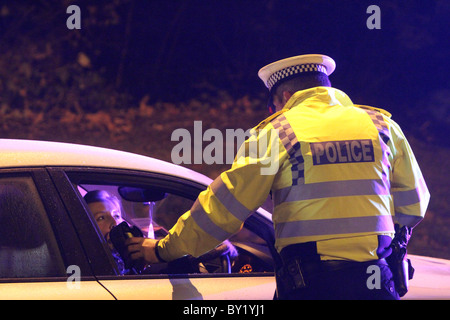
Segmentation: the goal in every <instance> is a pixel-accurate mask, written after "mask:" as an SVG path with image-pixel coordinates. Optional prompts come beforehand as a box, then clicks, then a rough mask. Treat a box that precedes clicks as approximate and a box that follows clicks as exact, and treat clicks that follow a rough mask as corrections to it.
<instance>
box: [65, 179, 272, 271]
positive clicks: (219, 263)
mask: <svg viewBox="0 0 450 320" xmlns="http://www.w3.org/2000/svg"><path fill="white" fill-rule="evenodd" d="M71 176H72V175H69V178H70V177H71ZM71 180H72V184H73V186H74V188H75V189H76V190H77V191H78V193H79V196H80V198H81V199H84V197H85V196H86V194H87V193H89V192H93V191H98V190H102V191H105V192H107V193H108V194H109V195H111V196H113V197H115V198H117V199H118V200H119V203H120V210H121V216H122V219H123V220H124V221H125V222H126V223H127V224H128V225H129V226H130V227H136V228H139V229H140V230H141V231H142V233H143V236H144V237H148V238H154V239H160V238H163V237H165V236H166V235H167V233H168V230H170V229H171V228H172V227H173V225H174V224H175V223H176V222H177V220H178V218H179V217H180V216H181V215H182V214H184V213H185V212H186V211H188V210H189V209H190V208H191V206H192V205H193V203H194V201H195V199H196V197H197V195H198V193H199V192H200V191H201V190H202V189H203V188H204V187H199V186H193V185H191V184H189V183H183V182H180V181H176V182H175V183H174V181H170V180H167V181H163V180H158V181H152V179H149V180H148V181H145V179H138V180H139V181H136V180H135V179H133V177H132V176H130V177H124V176H122V177H120V179H117V177H116V178H111V177H110V176H108V175H100V176H99V175H93V176H91V177H89V175H86V174H84V175H83V176H82V178H80V176H76V178H73V179H71ZM83 201H84V200H83ZM85 206H86V207H87V213H88V214H89V215H91V220H92V221H94V222H95V221H96V220H95V217H94V214H95V213H94V212H92V209H90V207H89V204H88V203H85ZM91 208H92V206H91ZM95 224H96V223H93V225H94V227H95V228H99V226H98V225H95ZM98 231H99V232H98V233H99V234H102V233H101V232H100V230H98ZM100 240H101V241H108V239H100ZM115 251H117V250H116V248H115V247H114V246H113V247H112V248H111V254H112V255H117V252H115ZM119 257H120V255H119ZM117 258H118V257H117V256H116V257H115V261H116V263H118V262H117V260H118V259H117ZM120 258H121V257H120ZM122 260H123V259H122ZM271 261H272V260H271V256H270V251H269V249H268V246H267V243H266V242H265V241H264V240H263V239H261V238H260V237H258V236H257V235H256V234H255V233H253V232H252V231H250V230H248V229H246V228H243V229H242V231H240V232H239V233H237V234H236V235H234V236H233V237H232V238H231V239H230V240H229V241H226V242H224V243H223V244H222V245H220V246H218V247H217V248H216V249H214V250H212V251H211V252H208V253H207V254H205V255H204V256H201V257H198V258H194V257H190V256H186V257H183V258H181V259H178V260H176V261H174V262H171V263H168V264H161V265H152V266H146V267H145V268H144V269H142V270H137V272H136V270H131V271H130V270H129V269H127V268H124V269H125V271H124V272H123V273H122V274H127V275H130V274H187V273H189V274H192V273H252V272H253V273H254V272H273V266H272V262H271ZM119 269H121V268H120V266H119ZM122 269H123V268H122Z"/></svg>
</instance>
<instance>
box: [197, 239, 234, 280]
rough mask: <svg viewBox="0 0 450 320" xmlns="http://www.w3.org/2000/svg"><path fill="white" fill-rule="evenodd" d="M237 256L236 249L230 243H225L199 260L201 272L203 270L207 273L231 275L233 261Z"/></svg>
mask: <svg viewBox="0 0 450 320" xmlns="http://www.w3.org/2000/svg"><path fill="white" fill-rule="evenodd" d="M236 256H237V250H236V248H235V247H234V246H233V245H232V244H231V243H230V242H229V241H225V242H222V243H221V244H220V245H219V246H217V247H216V248H214V249H213V250H211V251H209V252H207V253H205V254H204V255H201V256H200V257H198V259H197V260H198V263H199V268H200V270H201V271H202V269H203V271H205V272H207V273H231V265H232V261H233V260H234V258H235V257H236Z"/></svg>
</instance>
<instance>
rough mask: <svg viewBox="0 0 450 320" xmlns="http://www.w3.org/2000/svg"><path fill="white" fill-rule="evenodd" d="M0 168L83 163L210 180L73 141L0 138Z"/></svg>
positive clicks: (140, 157)
mask: <svg viewBox="0 0 450 320" xmlns="http://www.w3.org/2000/svg"><path fill="white" fill-rule="evenodd" d="M0 153H1V157H0V168H23V167H41V166H83V167H105V168H118V169H131V170H140V171H150V172H156V173H162V174H168V175H172V176H176V177H180V178H185V179H188V180H194V181H197V182H199V183H202V184H204V185H205V186H207V185H209V184H210V183H211V182H212V180H211V179H210V178H208V177H207V176H205V175H203V174H201V173H198V172H196V171H193V170H190V169H187V168H184V167H181V166H179V165H175V164H172V163H169V162H166V161H162V160H159V159H155V158H151V157H147V156H143V155H138V154H134V153H130V152H124V151H119V150H113V149H107V148H101V147H94V146H87V145H81V144H73V143H62V142H50V141H37V140H20V139H0Z"/></svg>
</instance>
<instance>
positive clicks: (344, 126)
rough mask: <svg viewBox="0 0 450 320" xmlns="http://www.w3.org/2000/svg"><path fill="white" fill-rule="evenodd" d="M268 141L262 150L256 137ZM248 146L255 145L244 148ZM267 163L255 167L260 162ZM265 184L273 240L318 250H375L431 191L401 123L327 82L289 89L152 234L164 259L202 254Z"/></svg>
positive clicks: (233, 227) (347, 255)
mask: <svg viewBox="0 0 450 320" xmlns="http://www.w3.org/2000/svg"><path fill="white" fill-rule="evenodd" d="M265 139H268V140H270V141H271V142H270V143H268V144H267V147H266V149H265V151H264V152H263V153H261V152H257V151H255V149H252V147H253V146H254V144H255V143H261V142H262V141H263V140H265ZM252 150H253V151H252ZM269 167H270V168H272V169H273V168H274V167H275V168H276V170H268V171H265V173H264V174H262V169H268V168H269ZM270 191H271V192H272V193H271V194H272V199H273V201H274V212H273V222H274V228H275V238H276V248H277V250H279V251H280V250H281V249H282V248H283V247H285V246H287V245H290V244H295V243H300V242H307V241H317V248H318V252H319V254H321V256H322V259H349V260H356V261H365V260H373V259H376V258H377V257H376V250H377V247H378V241H377V236H378V235H389V236H392V235H393V232H394V228H393V221H397V222H399V223H400V224H408V225H411V226H413V225H415V224H417V223H418V222H419V221H420V220H421V219H422V218H423V216H424V214H425V210H426V207H427V205H428V201H429V193H428V190H427V187H426V185H425V182H424V180H423V177H422V174H421V172H420V169H419V166H418V164H417V162H416V160H415V158H414V154H413V153H412V151H411V149H410V147H409V145H408V142H407V140H406V138H405V137H404V135H403V133H402V132H401V130H400V128H399V126H398V125H397V124H396V123H395V122H394V121H393V120H391V119H390V114H389V113H388V112H386V111H384V110H381V109H375V108H371V107H368V106H357V105H354V104H353V103H352V101H351V100H350V99H349V98H348V96H347V95H346V94H345V93H343V92H342V91H339V90H337V89H334V88H327V87H316V88H311V89H307V90H302V91H298V92H296V93H295V94H294V95H293V96H292V97H291V99H290V100H289V101H288V102H287V104H286V106H285V107H284V108H283V110H282V111H280V112H278V113H277V114H275V115H273V116H271V117H269V118H268V119H266V120H264V121H262V122H261V123H260V124H259V125H258V126H257V127H255V131H254V132H253V135H252V136H251V137H250V138H249V139H248V140H247V141H246V142H245V143H244V144H243V146H242V147H241V149H240V151H239V153H238V156H237V157H236V159H235V163H234V164H233V166H232V168H231V169H230V170H228V171H226V172H224V173H222V174H221V176H220V177H218V178H217V179H216V180H215V181H214V183H213V184H212V185H211V186H210V187H209V188H208V190H206V191H204V192H202V193H201V194H200V196H199V198H198V200H197V201H196V204H194V206H193V208H192V209H191V210H190V211H189V212H187V213H186V214H185V215H183V217H182V218H180V220H179V222H178V223H177V224H176V225H175V226H174V228H173V229H172V230H170V234H169V235H168V236H167V237H166V238H165V239H163V240H162V241H160V250H159V252H160V255H161V256H162V258H163V259H167V260H171V259H174V258H176V257H179V256H181V255H183V254H192V255H194V256H196V255H200V254H202V253H204V252H206V251H208V250H209V249H212V248H213V247H214V246H216V245H217V244H219V243H220V242H221V241H223V240H224V239H226V238H227V237H229V236H231V235H232V234H233V233H235V232H237V231H238V230H239V229H240V228H241V227H242V224H243V222H244V221H245V219H246V217H247V216H248V215H249V214H250V213H251V212H252V211H253V210H254V209H256V208H257V207H259V206H260V205H261V204H262V203H263V202H264V201H265V199H266V198H267V196H268V195H269V192H270Z"/></svg>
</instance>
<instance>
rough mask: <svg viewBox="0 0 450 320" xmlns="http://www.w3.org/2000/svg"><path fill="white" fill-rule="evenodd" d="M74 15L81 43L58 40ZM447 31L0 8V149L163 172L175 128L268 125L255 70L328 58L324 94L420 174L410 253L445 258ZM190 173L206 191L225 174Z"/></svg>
mask: <svg viewBox="0 0 450 320" xmlns="http://www.w3.org/2000/svg"><path fill="white" fill-rule="evenodd" d="M71 4H76V5H78V6H79V7H80V9H81V30H69V29H68V28H67V27H66V20H67V18H68V17H69V14H67V13H66V8H67V7H68V6H69V5H71ZM370 5H377V6H379V8H380V10H381V29H379V30H377V29H374V30H370V29H368V28H367V26H366V21H367V19H368V18H369V16H370V15H371V13H367V12H366V10H367V8H368V7H369V6H370ZM449 20H450V2H448V1H447V0H436V1H418V0H408V1H394V0H389V1H388V0H386V1H325V0H314V1H313V0H307V1H306V0H305V1H302V0H284V1H281V0H280V1H277V0H258V1H255V0H248V1H245V0H242V1H237V0H228V1H222V0H220V1H214V0H211V1H194V0H192V1H189V0H183V1H181V0H180V1H175V0H170V1H163V0H160V1H147V0H142V1H138V0H109V1H56V0H48V1H44V0H42V1H22V0H19V1H0V115H1V117H0V137H2V138H23V139H40V140H52V141H67V142H75V143H83V144H92V145H98V146H105V147H112V148H116V149H121V150H126V151H131V152H136V153H141V154H145V155H149V156H153V157H157V158H161V159H164V160H167V161H170V150H171V148H172V147H173V145H174V143H173V142H171V141H170V135H171V132H172V131H173V130H174V129H175V128H181V127H182V128H188V129H191V128H192V126H193V121H194V120H202V121H203V129H204V130H206V129H207V127H216V128H219V129H226V128H244V129H247V128H250V127H252V126H254V125H256V124H257V123H258V122H259V121H260V120H262V119H264V118H265V117H266V116H267V115H268V114H267V113H266V110H265V103H266V95H267V92H266V88H265V87H264V85H263V84H262V82H261V81H260V79H259V78H258V77H257V72H258V70H259V69H260V68H261V67H262V66H264V65H266V64H268V63H271V62H273V61H275V60H278V59H282V58H286V57H289V56H292V55H299V54H305V53H323V54H327V55H329V56H331V57H332V58H333V59H335V61H336V63H337V68H336V71H335V72H334V74H333V75H332V76H331V81H332V83H333V86H334V87H337V88H339V89H341V90H343V91H344V92H346V93H347V94H348V95H349V96H350V98H351V99H352V100H353V101H354V102H355V103H359V104H367V105H372V106H376V107H380V108H383V109H386V110H388V111H389V112H391V113H392V114H393V119H395V120H396V121H397V122H398V123H399V124H400V125H401V126H402V128H403V130H404V131H405V134H406V135H407V137H408V139H409V141H410V143H411V145H412V147H413V149H414V152H415V154H416V157H417V158H418V161H419V163H420V165H421V168H422V170H423V172H424V176H425V179H426V181H427V183H428V185H429V187H430V190H431V194H432V200H431V203H430V207H429V211H428V213H427V218H426V219H425V220H424V222H423V223H422V224H421V225H420V226H419V227H417V228H416V229H417V231H415V232H416V236H415V237H413V238H414V242H413V243H412V246H411V247H412V249H411V251H413V253H418V254H424V255H430V256H437V257H445V258H450V250H449V248H448V242H449V240H450V236H449V235H450V232H449V231H450V227H448V226H449V223H450V212H449V203H448V200H447V197H448V192H449V184H448V182H447V178H448V177H449V169H448V168H449V160H448V159H449V147H450V144H449V139H448V135H449V130H448V126H449V124H450V99H449V96H450V86H449V79H448V71H449V63H448V58H449V57H450V44H449V36H448V32H449ZM188 167H191V168H193V169H195V170H198V171H201V172H203V173H205V174H207V175H209V176H210V177H212V178H214V177H215V176H217V174H218V173H219V172H220V171H221V170H223V169H225V168H226V167H227V166H221V165H217V166H206V165H198V166H194V165H192V166H189V165H188Z"/></svg>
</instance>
